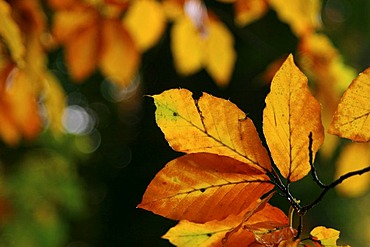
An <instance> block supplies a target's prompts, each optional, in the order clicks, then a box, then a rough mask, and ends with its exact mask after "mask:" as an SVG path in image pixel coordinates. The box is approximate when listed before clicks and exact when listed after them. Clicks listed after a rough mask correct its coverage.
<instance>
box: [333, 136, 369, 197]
mask: <svg viewBox="0 0 370 247" xmlns="http://www.w3.org/2000/svg"><path fill="white" fill-rule="evenodd" d="M369 165H370V144H369V143H350V144H348V145H347V146H345V147H344V148H343V150H342V151H341V152H340V154H339V158H338V160H337V164H336V169H337V170H336V175H335V177H336V178H339V177H340V176H342V175H344V174H346V173H348V172H351V171H355V170H360V169H363V168H365V167H367V166H369ZM369 187H370V173H365V174H362V175H361V176H354V177H352V178H349V179H346V180H345V181H343V182H342V183H341V184H339V185H338V186H337V187H335V188H336V189H337V190H338V191H339V192H340V193H342V194H344V195H346V196H353V197H355V196H360V195H362V194H364V193H366V192H367V191H368V190H369Z"/></svg>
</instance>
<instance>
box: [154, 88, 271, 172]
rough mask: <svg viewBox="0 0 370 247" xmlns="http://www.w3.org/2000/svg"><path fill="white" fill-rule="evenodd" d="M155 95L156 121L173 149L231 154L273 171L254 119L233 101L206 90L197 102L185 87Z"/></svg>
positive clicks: (250, 163)
mask: <svg viewBox="0 0 370 247" xmlns="http://www.w3.org/2000/svg"><path fill="white" fill-rule="evenodd" d="M153 98H154V102H155V104H156V107H157V110H156V121H157V124H158V126H159V127H160V128H161V130H162V132H163V133H164V134H165V137H166V139H167V141H168V143H169V144H170V146H171V147H172V148H173V149H174V150H176V151H180V152H185V153H199V152H207V153H213V154H218V155H223V156H228V157H231V158H234V159H236V160H238V161H241V162H243V163H246V164H249V165H251V166H253V167H254V168H256V169H258V170H260V171H269V170H271V164H270V158H269V156H268V154H267V151H266V149H265V148H264V147H263V146H262V143H261V140H260V138H259V136H258V133H257V131H256V128H255V127H254V125H253V122H252V120H250V119H249V118H248V117H247V116H246V115H245V113H244V112H242V111H241V110H240V109H239V108H238V107H237V106H236V105H234V104H233V103H231V102H230V101H227V100H224V99H219V98H216V97H213V96H211V95H209V94H206V93H204V94H203V96H202V97H200V99H199V100H197V101H195V100H194V99H193V98H192V93H191V92H190V91H188V90H186V89H171V90H168V91H165V92H163V93H161V94H159V95H154V96H153Z"/></svg>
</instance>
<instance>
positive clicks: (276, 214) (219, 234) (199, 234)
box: [162, 200, 288, 247]
mask: <svg viewBox="0 0 370 247" xmlns="http://www.w3.org/2000/svg"><path fill="white" fill-rule="evenodd" d="M259 205H261V200H259V201H254V202H253V203H252V204H251V205H250V206H249V207H248V208H247V209H245V210H243V211H242V212H241V213H240V214H238V215H233V214H232V215H229V216H228V217H226V218H225V219H223V220H213V221H208V222H206V223H204V224H201V223H193V222H189V221H186V220H182V221H180V222H179V224H177V225H176V226H174V227H172V228H171V229H170V230H169V231H168V232H167V233H166V234H165V235H164V236H162V238H165V239H168V240H169V241H170V242H171V243H172V244H174V245H176V246H182V247H193V246H220V247H221V246H223V247H228V246H249V244H254V245H253V246H259V245H258V242H257V241H256V239H255V235H254V233H253V231H252V230H256V229H257V228H253V226H258V227H265V228H266V229H271V230H272V229H273V228H274V226H275V227H279V226H283V225H286V224H287V222H288V218H287V217H286V215H285V214H284V213H283V212H282V211H281V210H280V209H278V208H276V207H273V206H271V205H270V204H268V203H267V204H266V203H264V206H263V207H261V208H259V209H258V210H256V208H258V207H259ZM257 211H258V213H257ZM250 212H252V213H250ZM247 214H248V215H250V216H251V217H248V218H247V219H246V218H245V215H247ZM249 222H250V224H249ZM241 224H243V226H246V228H245V229H244V228H242V227H239V226H241ZM248 226H249V228H248ZM272 231H273V230H272ZM230 232H232V234H230ZM261 246H262V245H261Z"/></svg>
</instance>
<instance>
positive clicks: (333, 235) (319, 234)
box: [310, 226, 340, 247]
mask: <svg viewBox="0 0 370 247" xmlns="http://www.w3.org/2000/svg"><path fill="white" fill-rule="evenodd" d="M339 233H340V232H339V231H337V230H335V229H332V228H326V227H324V226H317V227H315V228H314V229H313V230H312V231H311V232H310V235H311V237H312V238H313V239H314V240H317V241H320V243H321V244H322V245H323V247H337V240H338V238H339Z"/></svg>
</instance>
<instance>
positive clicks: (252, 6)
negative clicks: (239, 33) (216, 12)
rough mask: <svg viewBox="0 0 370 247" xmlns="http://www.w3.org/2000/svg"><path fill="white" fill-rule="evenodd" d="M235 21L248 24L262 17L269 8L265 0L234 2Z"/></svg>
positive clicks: (239, 0) (238, 0)
mask: <svg viewBox="0 0 370 247" xmlns="http://www.w3.org/2000/svg"><path fill="white" fill-rule="evenodd" d="M234 9H235V15H236V16H235V21H236V23H237V24H238V25H247V24H249V23H251V22H253V21H255V20H257V19H259V18H261V17H262V16H263V15H264V14H265V13H266V12H267V10H268V5H267V1H265V0H249V1H245V0H237V1H236V2H235V3H234Z"/></svg>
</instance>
